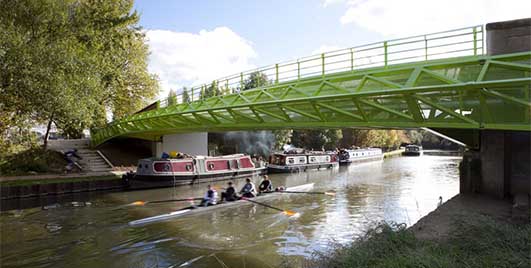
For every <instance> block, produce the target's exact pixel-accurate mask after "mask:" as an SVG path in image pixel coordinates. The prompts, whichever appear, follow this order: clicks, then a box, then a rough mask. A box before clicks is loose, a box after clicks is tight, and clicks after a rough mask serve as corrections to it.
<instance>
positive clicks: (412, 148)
mask: <svg viewBox="0 0 531 268" xmlns="http://www.w3.org/2000/svg"><path fill="white" fill-rule="evenodd" d="M402 155H403V156H421V155H422V146H419V145H414V144H410V145H406V148H405V150H404V151H403V152H402Z"/></svg>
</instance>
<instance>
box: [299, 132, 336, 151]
mask: <svg viewBox="0 0 531 268" xmlns="http://www.w3.org/2000/svg"><path fill="white" fill-rule="evenodd" d="M341 138H342V133H341V130H339V129H308V130H294V131H293V135H292V137H291V142H292V144H293V145H294V146H296V147H302V148H307V149H312V150H322V149H325V150H333V149H335V148H337V147H338V146H339V142H340V140H341Z"/></svg>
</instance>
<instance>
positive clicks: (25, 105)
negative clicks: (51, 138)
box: [0, 0, 158, 146]
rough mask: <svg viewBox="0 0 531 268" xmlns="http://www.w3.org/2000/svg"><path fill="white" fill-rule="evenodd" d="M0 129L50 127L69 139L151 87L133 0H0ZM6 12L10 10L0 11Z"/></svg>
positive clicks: (117, 113)
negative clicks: (21, 125)
mask: <svg viewBox="0 0 531 268" xmlns="http://www.w3.org/2000/svg"><path fill="white" fill-rule="evenodd" d="M0 6H2V7H4V8H2V9H0V103H1V105H0V109H1V112H2V113H4V112H5V113H6V114H7V116H6V117H5V118H2V120H5V121H2V122H1V123H2V124H0V125H4V126H5V125H7V127H3V128H10V127H16V126H17V124H18V123H17V121H20V120H22V121H28V120H29V121H32V122H38V123H44V124H45V125H46V126H47V127H48V128H47V131H46V135H45V146H46V140H47V136H48V133H49V129H50V127H51V125H52V123H53V124H55V125H56V126H57V127H58V128H60V129H61V130H62V131H63V132H65V133H67V134H68V135H70V136H72V137H78V136H79V135H80V134H81V132H82V131H83V129H86V128H90V127H94V126H101V125H102V124H104V123H105V122H106V111H108V110H110V111H112V112H113V115H114V117H115V118H119V117H121V116H124V115H126V114H129V113H132V112H134V111H135V110H137V109H138V108H140V107H141V106H142V105H143V104H144V103H145V102H146V101H147V100H149V99H151V98H153V97H154V96H155V94H156V92H157V89H158V83H157V80H156V77H154V76H153V75H151V74H149V73H148V72H147V55H148V50H147V46H146V44H145V38H144V35H143V33H142V32H141V29H140V27H139V26H138V20H139V16H138V14H137V13H136V12H133V11H132V7H133V2H132V0H114V1H101V0H62V1H56V0H20V1H19V0H0ZM5 7H9V8H5Z"/></svg>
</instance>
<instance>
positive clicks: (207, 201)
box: [200, 185, 218, 207]
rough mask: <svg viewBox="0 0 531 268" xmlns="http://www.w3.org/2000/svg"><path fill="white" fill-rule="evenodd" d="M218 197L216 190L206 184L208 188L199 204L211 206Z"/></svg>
mask: <svg viewBox="0 0 531 268" xmlns="http://www.w3.org/2000/svg"><path fill="white" fill-rule="evenodd" d="M217 199H218V192H217V191H216V190H215V189H214V188H212V186H211V185H208V190H207V192H206V193H205V197H203V200H202V201H201V205H200V206H205V207H206V206H212V205H215V204H216V203H217Z"/></svg>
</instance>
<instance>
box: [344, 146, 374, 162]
mask: <svg viewBox="0 0 531 268" xmlns="http://www.w3.org/2000/svg"><path fill="white" fill-rule="evenodd" d="M338 157H339V164H340V165H347V164H350V163H353V162H365V161H378V160H382V159H383V153H382V149H380V148H356V149H341V150H339V153H338Z"/></svg>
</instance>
